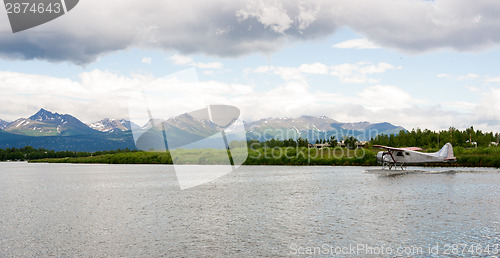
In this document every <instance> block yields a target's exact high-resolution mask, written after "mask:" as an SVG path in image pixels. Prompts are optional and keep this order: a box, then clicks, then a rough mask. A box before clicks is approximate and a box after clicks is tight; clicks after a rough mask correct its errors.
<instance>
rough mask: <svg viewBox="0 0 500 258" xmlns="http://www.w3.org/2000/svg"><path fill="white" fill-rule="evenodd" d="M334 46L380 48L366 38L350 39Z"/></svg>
mask: <svg viewBox="0 0 500 258" xmlns="http://www.w3.org/2000/svg"><path fill="white" fill-rule="evenodd" d="M333 47H334V48H354V49H376V48H380V47H379V46H377V45H375V43H373V42H371V41H369V40H367V39H351V40H346V41H343V42H340V43H337V44H334V45H333Z"/></svg>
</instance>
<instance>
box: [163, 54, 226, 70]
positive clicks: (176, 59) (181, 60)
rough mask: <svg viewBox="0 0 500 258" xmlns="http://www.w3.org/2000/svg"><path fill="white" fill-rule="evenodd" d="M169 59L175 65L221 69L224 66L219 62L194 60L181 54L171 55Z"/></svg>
mask: <svg viewBox="0 0 500 258" xmlns="http://www.w3.org/2000/svg"><path fill="white" fill-rule="evenodd" d="M170 60H171V61H172V62H173V63H174V64H176V65H188V66H192V67H197V68H201V69H222V67H223V66H224V65H223V64H222V63H220V62H210V63H202V62H195V61H193V59H192V58H191V57H189V56H183V55H173V56H171V57H170Z"/></svg>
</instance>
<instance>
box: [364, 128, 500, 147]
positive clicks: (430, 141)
mask: <svg viewBox="0 0 500 258" xmlns="http://www.w3.org/2000/svg"><path fill="white" fill-rule="evenodd" d="M499 140H500V135H499V133H493V132H489V133H485V132H482V131H481V130H474V127H470V128H467V129H465V130H458V129H456V128H454V127H451V128H450V129H448V130H441V131H437V132H436V131H431V130H428V129H425V130H421V129H416V130H415V129H413V130H411V131H405V130H401V131H400V132H399V133H398V134H391V135H385V134H381V135H377V136H376V137H375V138H372V139H371V141H370V144H372V145H374V144H378V145H386V146H392V147H408V146H415V147H421V148H426V149H436V148H441V147H442V146H443V145H444V144H445V143H447V142H449V143H451V144H452V145H453V147H464V148H471V147H488V146H491V145H497V144H498V141H499Z"/></svg>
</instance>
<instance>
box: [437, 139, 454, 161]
mask: <svg viewBox="0 0 500 258" xmlns="http://www.w3.org/2000/svg"><path fill="white" fill-rule="evenodd" d="M437 154H438V156H439V157H443V158H445V160H448V161H454V160H457V158H455V156H454V155H453V146H451V143H449V142H448V143H446V144H445V145H444V146H443V148H441V149H440V150H439V151H438V152H437Z"/></svg>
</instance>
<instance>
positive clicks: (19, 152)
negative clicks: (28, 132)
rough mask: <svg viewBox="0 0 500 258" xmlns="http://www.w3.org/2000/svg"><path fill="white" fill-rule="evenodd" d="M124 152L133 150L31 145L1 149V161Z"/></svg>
mask: <svg viewBox="0 0 500 258" xmlns="http://www.w3.org/2000/svg"><path fill="white" fill-rule="evenodd" d="M123 152H132V150H129V149H128V148H127V149H124V150H121V149H118V150H114V151H97V152H82V151H79V152H76V151H53V150H47V149H43V148H39V149H35V148H33V147H31V146H26V147H23V148H6V149H0V161H9V160H10V161H26V160H35V159H51V158H68V157H71V158H78V157H91V156H100V155H105V154H116V153H123Z"/></svg>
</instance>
